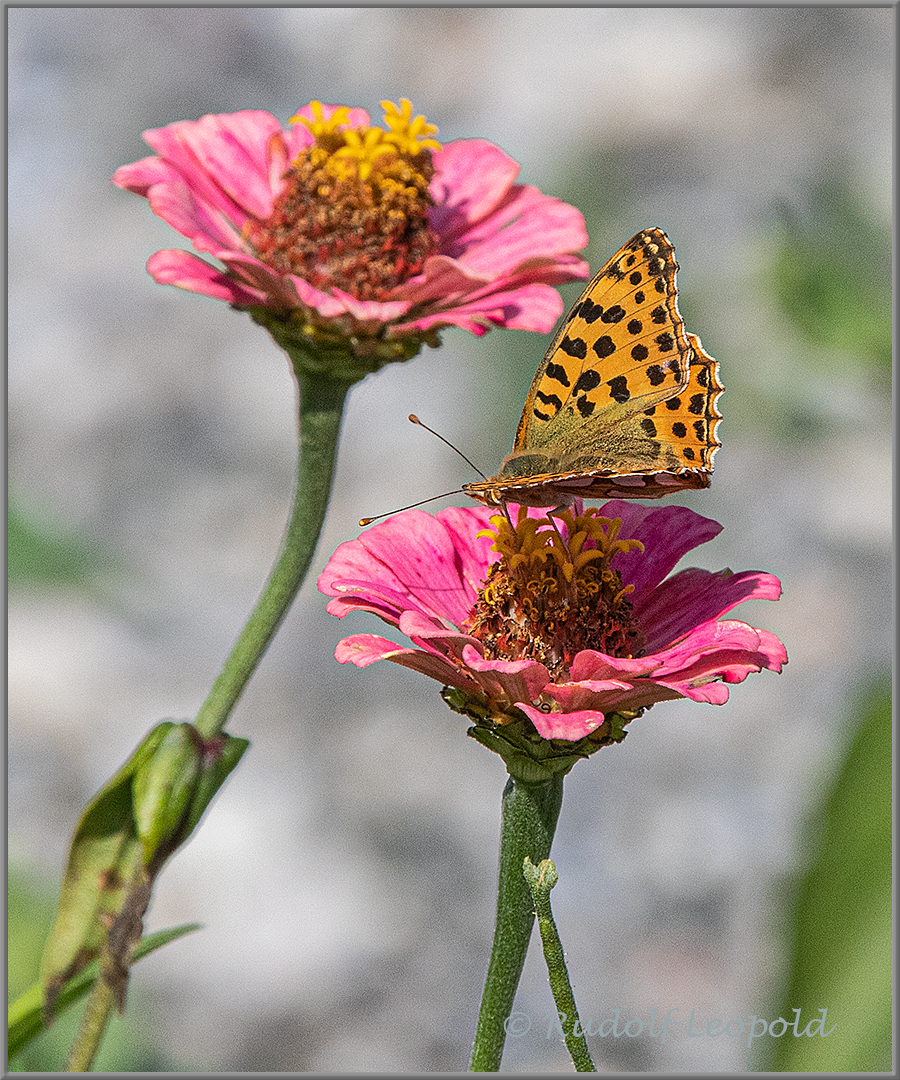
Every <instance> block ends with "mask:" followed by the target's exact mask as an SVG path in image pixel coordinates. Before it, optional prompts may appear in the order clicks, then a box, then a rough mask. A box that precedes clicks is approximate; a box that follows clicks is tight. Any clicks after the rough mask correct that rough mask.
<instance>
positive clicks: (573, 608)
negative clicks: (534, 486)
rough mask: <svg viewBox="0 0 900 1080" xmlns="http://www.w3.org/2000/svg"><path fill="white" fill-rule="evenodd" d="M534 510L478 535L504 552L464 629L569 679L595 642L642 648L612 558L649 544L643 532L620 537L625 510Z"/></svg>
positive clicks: (502, 653)
mask: <svg viewBox="0 0 900 1080" xmlns="http://www.w3.org/2000/svg"><path fill="white" fill-rule="evenodd" d="M554 518H558V519H559V520H561V521H562V522H563V523H564V524H565V526H566V533H567V536H566V537H565V538H564V537H563V535H562V534H561V533H560V532H559V531H558V529H557V528H556V525H555V522H554V520H553V518H550V519H549V521H548V519H547V518H532V517H529V516H528V512H527V509H526V508H525V507H524V506H522V507H519V513H518V519H517V521H516V524H515V526H513V525H512V524H511V523H510V522H509V520H508V519H507V518H506V516H505V515H503V514H496V515H494V516H493V517H492V518H491V528H488V529H485V530H484V531H483V532H482V533H480V534H479V535H481V536H491V537H493V539H494V543H493V545H492V548H493V550H494V551H496V552H497V553H498V554H499V555H500V559H499V561H498V562H496V563H495V564H494V565H493V566H492V567H491V569H490V571H489V573H488V578H487V581H486V582H485V585H484V588H483V589H482V590H481V592H480V593H479V595H478V600H477V602H476V604H475V607H474V609H473V610H472V613H471V615H470V616H469V620H468V622H467V624H466V626H465V627H464V629H465V630H466V631H467V632H468V633H470V634H472V636H473V637H476V638H478V639H479V640H480V641H481V642H482V644H483V645H484V649H485V655H486V656H487V657H489V658H490V659H494V660H526V659H527V660H537V661H539V662H540V663H542V664H545V665H546V666H547V668H548V669H549V671H550V674H551V676H552V678H553V679H554V681H565V680H566V678H567V677H568V672H569V668H570V666H571V663H572V660H573V659H574V657H575V655H576V653H578V652H580V651H581V650H582V649H596V650H597V651H598V652H602V653H606V654H607V655H609V656H618V657H631V656H636V655H639V654H640V652H641V651H642V650H643V648H644V646H645V644H646V641H645V639H644V636H643V634H642V632H641V629H640V626H639V625H638V623H637V620H636V619H635V617H634V613H633V609H632V606H631V603H630V602H629V600H628V599H627V597H628V594H629V593H630V592H632V591H633V586H632V585H626V586H625V587H624V588H623V586H622V578H621V576H620V574H619V572H618V571H617V570H613V569H611V568H610V565H609V564H610V562H611V561H612V559H613V556H615V555H616V554H617V553H618V552H620V551H630V550H632V549H637V550H640V551H643V545H642V544H641V543H640V541H638V540H619V539H618V534H619V529H620V528H621V526H622V521H621V519H620V518H605V517H601V516H600V514H599V512H598V511H597V509H596V508H594V507H592V508H590V509H588V510H585V511H584V512H583V513H582V514H579V515H575V514H573V513H572V511H571V510H563V511H559V512H557V513H556V514H554Z"/></svg>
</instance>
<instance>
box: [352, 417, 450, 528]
mask: <svg viewBox="0 0 900 1080" xmlns="http://www.w3.org/2000/svg"><path fill="white" fill-rule="evenodd" d="M424 426H425V425H424V424H423V425H422V427H424ZM430 430H431V429H430V428H429V431H430ZM438 438H440V436H438ZM461 491H462V488H456V490H455V491H445V492H444V494H443V495H432V496H431V498H429V499H421V500H420V501H419V502H414V503H410V504H409V506H401V507H400V509H399V510H388V512H387V513H386V514H376V515H375V517H367V518H360V519H359V527H360V528H361V529H364V528H365V527H366V525H371V524H372V522H373V521H381V519H382V518H386V517H390V516H391V514H402V513H403V511H404V510H412V509H413V508H414V507H416V506H424V505H425V503H430V502H434V501H435V499H446V497H447V496H448V495H458V494H459V493H460V492H461Z"/></svg>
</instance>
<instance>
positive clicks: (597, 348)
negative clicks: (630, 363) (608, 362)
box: [591, 334, 616, 360]
mask: <svg viewBox="0 0 900 1080" xmlns="http://www.w3.org/2000/svg"><path fill="white" fill-rule="evenodd" d="M591 348H592V349H593V350H594V352H595V353H596V354H597V356H599V357H600V359H601V360H605V359H606V358H607V356H612V354H613V353H614V352H615V351H616V346H615V344H614V343H613V339H612V338H611V337H610V336H609V334H604V335H603V337H598V338H597V340H596V341H595V342H594V344H593V345H592V346H591Z"/></svg>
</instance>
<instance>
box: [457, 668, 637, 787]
mask: <svg viewBox="0 0 900 1080" xmlns="http://www.w3.org/2000/svg"><path fill="white" fill-rule="evenodd" d="M441 697H442V698H443V699H444V701H445V702H446V703H447V704H448V705H449V706H450V708H451V709H453V711H454V712H458V713H462V714H463V715H464V716H468V717H469V718H470V719H472V720H474V721H475V725H474V726H473V727H471V728H469V730H468V731H467V733H466V734H467V735H469V736H470V737H471V738H473V739H474V740H475V741H476V742H479V743H481V745H482V746H485V747H487V749H488V750H491V751H493V752H494V753H495V754H498V755H499V756H500V757H501V758H503V761H504V764H505V765H506V770H507V772H508V773H509V775H510V776H512V777H513V778H514V779H516V780H520V781H521V782H522V783H524V784H538V783H544V782H546V781H547V780H550V779H552V778H553V777H554V776H560V775H561V776H565V775H566V773H568V772H569V770H570V769H571V768H572V767H573V766H574V765H575V763H576V762H578V761H580V760H581V759H582V758H587V757H590V756H591V754H595V753H596V752H597V751H598V750H600V749H601V748H602V747H604V746H610V745H611V744H613V743H620V742H621V741H622V740H623V739H624V738H625V736H626V735H627V734H628V732H627V731H626V730H625V727H626V725H627V724H629V723H631V721H632V720H634V719H635V718H636V717H638V716H640V715H641V713H643V712H644V710H643V709H634V710H631V711H625V710H623V711H622V712H621V713H609V714H607V716H606V717H605V718H604V720H603V723H602V724H601V725H600V726H599V727H598V728H597V729H596V731H593V732H592V733H591V734H590V735H589V736H586V737H585V738H583V739H578V740H577V741H575V742H569V741H568V740H565V739H545V738H544V737H543V736H542V735H539V734H538V732H537V730H536V729H535V727H534V725H533V724H532V722H531V721H530V720H529V719H528V718H527V717H525V716H523V715H522V714H518V715H515V714H513V715H504V716H503V718H502V719H503V721H504V723H498V722H497V720H496V719H495V713H494V711H493V710H492V709H491V707H490V705H489V704H488V703H487V702H486V701H485V700H483V699H480V698H478V697H476V696H474V695H471V694H467V693H466V692H465V691H464V690H459V689H457V688H456V687H452V686H445V687H444V688H443V690H441Z"/></svg>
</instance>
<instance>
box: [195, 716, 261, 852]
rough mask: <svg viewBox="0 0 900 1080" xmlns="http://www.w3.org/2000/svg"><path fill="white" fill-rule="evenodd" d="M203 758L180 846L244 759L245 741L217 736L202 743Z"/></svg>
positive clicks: (248, 743) (247, 744) (246, 741)
mask: <svg viewBox="0 0 900 1080" xmlns="http://www.w3.org/2000/svg"><path fill="white" fill-rule="evenodd" d="M205 745H206V747H207V751H206V756H205V758H204V762H203V768H202V769H201V771H200V775H199V776H198V778H197V782H196V784H195V785H194V791H193V795H192V797H191V802H190V806H189V807H188V812H187V817H186V818H185V821H184V825H183V827H182V831H183V836H182V838H181V843H183V842H184V841H185V840H186V839H187V838H188V837H189V836H190V834H191V833H192V832H193V831H194V829H195V828H196V826H197V823H198V822H199V820H200V818H201V817H203V812H204V810H206V808H207V806H209V804H210V802H212V798H213V796H214V795H215V793H216V792H217V791H218V790H219V788H220V787H221V786H222V785H223V784H224V783H225V780H226V779H227V778H228V774H229V773H230V772H231V770H232V769H233V768H234V767H235V765H237V763H238V762H239V761H240V760H241V758H242V757H243V756H244V751H245V750H246V749H247V747H248V746H249V745H250V740H249V739H239V738H238V737H237V736H236V735H219V736H217V737H216V738H215V739H209V740H207V742H206V744H205Z"/></svg>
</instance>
